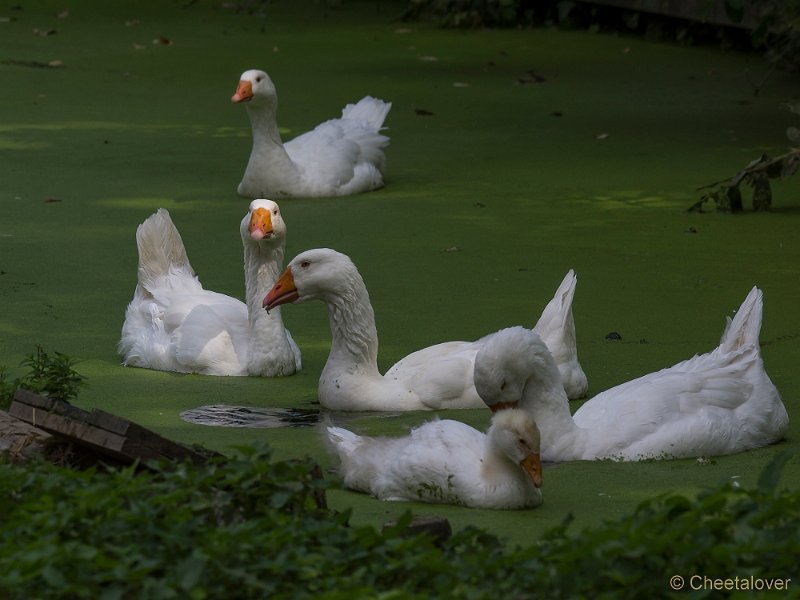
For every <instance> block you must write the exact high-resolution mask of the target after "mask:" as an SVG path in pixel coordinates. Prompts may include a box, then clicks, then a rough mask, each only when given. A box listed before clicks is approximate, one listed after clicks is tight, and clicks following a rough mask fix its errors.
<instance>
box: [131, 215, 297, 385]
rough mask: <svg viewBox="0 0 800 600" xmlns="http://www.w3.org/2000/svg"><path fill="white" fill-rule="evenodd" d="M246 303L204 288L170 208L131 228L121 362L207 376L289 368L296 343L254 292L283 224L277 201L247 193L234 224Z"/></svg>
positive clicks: (278, 251)
mask: <svg viewBox="0 0 800 600" xmlns="http://www.w3.org/2000/svg"><path fill="white" fill-rule="evenodd" d="M240 233H241V239H242V244H243V246H244V274H245V292H246V297H247V304H245V303H243V302H241V301H240V300H237V299H236V298H232V297H230V296H226V295H224V294H219V293H216V292H212V291H209V290H205V289H203V286H202V285H201V284H200V281H199V279H198V278H197V277H196V276H195V273H194V269H192V266H191V264H190V263H189V258H188V256H187V254H186V249H185V248H184V245H183V240H182V239H181V236H180V234H179V233H178V230H177V229H176V228H175V225H173V223H172V220H171V218H170V215H169V213H168V212H167V211H166V210H165V209H163V208H161V209H159V210H158V211H157V212H156V213H154V214H153V215H151V216H150V217H149V218H148V219H147V220H146V221H145V222H144V223H142V224H141V225H140V226H139V228H138V229H137V231H136V244H137V246H138V250H139V270H138V283H137V285H136V290H135V291H134V295H133V300H132V301H131V303H130V304H129V305H128V308H127V310H126V312H125V323H124V324H123V326H122V337H121V340H120V342H119V352H120V354H121V355H122V357H123V363H124V364H125V365H128V366H135V367H145V368H148V369H157V370H161V371H178V372H182V373H203V374H206V375H259V376H268V377H270V376H276V375H291V374H292V373H294V372H295V371H297V370H299V369H300V364H301V363H300V350H299V349H298V348H297V345H296V344H295V343H294V340H292V337H291V335H290V334H289V332H288V330H287V329H286V328H285V327H284V325H283V321H282V319H281V315H280V312H279V311H276V312H274V313H271V314H267V313H266V312H265V311H263V310H261V299H262V298H263V297H264V294H266V292H267V290H269V288H270V287H271V286H272V284H273V283H274V282H275V280H276V279H277V277H278V274H279V273H280V271H281V267H282V263H283V255H284V244H285V238H286V226H285V224H284V222H283V218H282V217H281V214H280V210H279V208H278V205H277V204H276V203H275V202H272V201H271V200H264V199H259V200H254V201H253V202H251V203H250V207H249V210H248V212H247V214H246V215H245V217H244V218H243V219H242V222H241V224H240Z"/></svg>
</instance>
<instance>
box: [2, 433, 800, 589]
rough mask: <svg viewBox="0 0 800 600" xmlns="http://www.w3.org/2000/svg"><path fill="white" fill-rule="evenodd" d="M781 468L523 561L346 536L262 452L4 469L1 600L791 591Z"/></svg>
mask: <svg viewBox="0 0 800 600" xmlns="http://www.w3.org/2000/svg"><path fill="white" fill-rule="evenodd" d="M788 459H790V455H789V454H787V453H783V454H779V455H777V457H776V459H775V460H774V461H773V462H772V463H771V464H770V465H768V466H767V467H766V469H765V470H764V472H763V474H762V475H761V478H760V480H759V483H758V485H757V487H755V488H754V489H749V490H745V489H741V488H738V487H736V486H735V485H732V484H730V483H726V484H725V485H721V486H718V487H715V488H713V489H709V490H708V491H706V492H704V493H701V494H699V495H698V496H697V497H696V498H687V497H684V496H682V495H670V496H667V497H661V498H657V499H654V500H649V501H647V502H645V503H643V504H641V505H640V506H639V507H638V509H637V510H636V511H635V512H634V513H633V514H632V515H630V516H628V517H626V518H623V519H621V520H619V521H616V522H609V523H607V524H605V525H603V526H600V527H595V528H590V529H586V530H584V531H580V532H575V531H571V529H570V527H569V524H568V523H566V522H565V523H564V524H563V525H562V526H561V527H557V528H555V529H553V530H551V531H549V532H548V533H547V534H546V535H545V536H543V537H542V538H541V539H532V540H531V543H530V545H528V546H526V547H522V548H508V547H506V546H505V545H504V544H503V543H502V542H501V541H500V540H498V539H497V538H496V537H494V536H492V535H489V534H487V533H485V532H483V531H480V530H477V529H470V528H467V529H466V530H463V531H460V532H458V533H456V535H454V536H453V537H452V538H450V539H449V540H447V541H445V542H443V543H442V544H441V545H436V544H435V543H434V541H433V540H432V539H431V538H429V537H427V536H420V535H416V536H407V535H404V532H405V529H406V526H407V523H408V521H407V520H406V521H403V520H401V522H400V523H399V524H398V525H397V526H396V527H394V528H393V529H390V530H389V531H387V532H385V533H381V532H379V531H378V530H376V529H375V528H372V527H352V526H350V525H349V524H348V517H349V515H348V513H338V514H337V513H334V512H331V511H329V510H327V509H325V508H324V506H321V505H320V503H319V501H318V496H319V492H320V490H321V488H322V487H324V485H325V484H324V482H323V480H322V479H320V478H319V477H318V476H317V473H318V471H317V467H316V465H314V463H313V462H311V461H310V460H309V461H289V462H281V461H273V460H272V459H271V454H270V450H269V448H268V447H267V446H265V445H258V446H255V447H243V448H241V449H239V450H238V452H237V453H236V454H235V455H233V456H232V457H230V458H228V459H218V460H215V461H212V462H211V463H209V464H208V465H206V466H202V467H193V466H189V465H177V466H176V465H161V466H158V467H156V468H155V470H136V469H134V468H128V469H124V470H121V471H118V470H108V471H106V470H104V469H91V470H87V471H73V470H69V469H63V468H58V467H54V466H52V465H48V464H44V463H42V464H38V465H35V466H30V465H28V466H25V467H19V466H12V465H9V464H0V514H3V520H2V525H0V596H2V597H4V598H20V599H21V598H33V597H35V598H63V597H70V598H104V599H106V598H108V599H110V598H127V597H143V598H222V597H224V598H265V597H271V598H311V597H314V598H352V597H386V598H412V597H425V598H490V597H502V596H509V597H514V598H534V597H536V598H541V597H581V596H584V597H589V596H591V597H614V598H624V597H651V598H658V597H662V596H665V595H667V594H668V593H669V592H670V588H669V578H670V577H671V576H673V575H681V576H684V577H685V578H686V580H687V581H688V578H689V577H691V576H692V575H695V574H700V575H707V576H709V577H716V578H719V577H723V578H724V577H734V576H738V577H741V578H744V577H749V576H751V575H752V576H753V577H755V578H759V579H761V580H766V579H768V578H791V577H792V576H793V574H794V573H795V571H796V560H795V557H796V556H798V554H799V553H800V539H798V536H797V535H796V532H797V531H798V528H800V493H798V491H796V490H795V491H789V490H786V489H782V488H781V487H780V485H779V478H780V472H781V468H782V466H783V464H784V463H785V462H786V461H787V460H788ZM698 581H699V580H698ZM700 593H701V595H705V596H709V597H711V596H713V595H714V594H718V593H719V592H717V591H714V590H713V589H710V590H700Z"/></svg>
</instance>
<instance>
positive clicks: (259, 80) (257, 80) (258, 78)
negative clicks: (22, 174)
mask: <svg viewBox="0 0 800 600" xmlns="http://www.w3.org/2000/svg"><path fill="white" fill-rule="evenodd" d="M262 79H263V77H261V76H260V75H259V76H258V77H256V83H261V80H262Z"/></svg>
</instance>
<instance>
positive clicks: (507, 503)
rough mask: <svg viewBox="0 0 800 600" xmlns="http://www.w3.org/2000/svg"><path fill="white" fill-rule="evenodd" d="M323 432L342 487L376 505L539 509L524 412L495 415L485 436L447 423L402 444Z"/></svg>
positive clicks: (534, 437) (534, 442) (534, 454)
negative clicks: (380, 502) (369, 496)
mask: <svg viewBox="0 0 800 600" xmlns="http://www.w3.org/2000/svg"><path fill="white" fill-rule="evenodd" d="M327 434H328V444H329V446H330V448H331V451H332V453H333V454H334V455H335V457H336V458H337V462H338V464H339V472H340V475H341V477H342V478H343V480H344V485H345V487H347V488H350V489H353V490H356V491H360V492H366V493H368V494H372V495H373V496H375V497H376V498H378V499H380V500H399V501H408V502H430V503H436V504H457V505H461V506H469V507H472V508H500V509H502V508H526V507H533V506H539V505H540V504H541V503H542V492H541V490H540V489H539V488H540V486H541V485H542V466H541V462H540V459H539V431H538V429H537V428H536V424H535V423H534V422H533V421H532V420H531V419H530V418H529V417H528V415H527V414H526V413H525V412H524V411H522V410H504V411H500V412H498V413H496V414H495V415H493V417H492V423H491V426H490V427H489V429H488V431H487V432H486V433H485V434H484V433H481V432H480V431H478V430H476V429H473V428H472V427H470V426H469V425H466V424H464V423H461V422H460V421H451V420H442V421H439V420H436V421H430V422H428V423H424V424H423V425H421V426H419V427H417V428H415V429H413V430H412V431H411V434H410V435H407V436H404V437H400V438H388V437H365V436H358V435H356V434H354V433H352V432H351V431H348V430H347V429H343V428H341V427H328V428H327Z"/></svg>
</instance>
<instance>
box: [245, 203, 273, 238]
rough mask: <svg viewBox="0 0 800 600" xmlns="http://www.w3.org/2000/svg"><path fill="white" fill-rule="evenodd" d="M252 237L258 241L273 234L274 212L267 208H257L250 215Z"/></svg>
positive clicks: (249, 229)
mask: <svg viewBox="0 0 800 600" xmlns="http://www.w3.org/2000/svg"><path fill="white" fill-rule="evenodd" d="M248 231H249V232H250V237H251V238H253V239H254V240H256V241H258V240H260V239H263V238H265V237H269V236H271V235H272V213H270V212H269V211H268V210H267V209H266V208H257V209H255V210H254V211H253V213H252V214H251V215H250V226H249V227H248Z"/></svg>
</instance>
